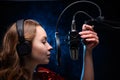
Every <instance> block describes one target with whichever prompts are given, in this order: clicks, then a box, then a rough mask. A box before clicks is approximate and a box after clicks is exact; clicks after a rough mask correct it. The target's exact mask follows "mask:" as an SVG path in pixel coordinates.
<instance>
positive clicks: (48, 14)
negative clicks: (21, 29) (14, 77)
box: [0, 0, 120, 80]
mask: <svg viewBox="0 0 120 80" xmlns="http://www.w3.org/2000/svg"><path fill="white" fill-rule="evenodd" d="M74 1H76V0H72V1H69V0H64V1H1V2H0V44H2V39H3V36H4V34H5V32H6V30H7V29H8V28H9V25H11V24H12V23H13V22H15V21H16V20H18V19H22V18H24V19H28V18H31V19H35V20H37V21H38V22H40V23H41V24H42V25H43V27H44V28H45V30H46V31H47V34H48V41H49V43H50V44H51V45H52V46H53V48H54V50H53V51H52V56H51V61H50V64H48V65H45V67H47V68H49V69H51V70H52V71H55V72H56V73H59V74H60V75H61V76H63V77H66V78H67V79H68V80H79V78H80V75H81V65H82V46H81V49H80V56H79V60H78V61H72V60H71V59H70V56H69V50H68V45H67V44H66V42H64V39H65V38H66V36H65V35H67V33H68V30H70V25H71V20H72V15H73V12H75V11H77V10H81V9H82V10H84V9H85V10H86V11H88V13H90V14H91V15H92V16H93V17H96V16H98V12H97V9H96V8H94V6H92V5H91V6H92V7H91V6H89V5H86V6H87V7H85V6H84V5H82V4H81V5H76V6H74V7H73V8H71V9H69V10H68V11H66V13H65V14H64V15H63V17H62V19H61V22H60V24H59V31H60V35H61V36H60V39H61V45H62V47H61V48H62V62H61V63H62V65H61V66H60V67H58V66H57V65H56V63H57V61H56V58H55V56H56V51H55V37H54V33H55V25H56V22H57V19H58V16H59V15H60V13H61V12H62V10H63V9H64V8H65V7H66V6H68V5H69V4H70V3H72V2H74ZM91 1H93V2H95V3H97V4H98V5H99V6H100V7H101V9H102V15H103V16H104V17H105V19H106V20H111V21H117V22H120V15H119V14H120V12H119V10H120V5H119V4H118V3H119V2H118V1H115V0H114V1H112V0H111V1H110V0H109V1H107V0H91ZM81 6H82V7H81ZM83 20H84V16H83V17H81V15H78V17H77V29H78V31H80V30H81V27H80V26H81V25H82V24H83V22H82V21H83ZM115 25H116V26H117V24H115ZM118 26H119V27H120V23H119V25H118ZM113 27H114V26H113ZM94 29H95V31H96V32H97V33H98V36H99V38H100V43H99V45H98V46H97V47H96V48H95V49H94V50H93V61H94V69H95V80H116V79H118V80H119V76H117V73H119V72H118V69H119V68H118V67H117V66H118V65H119V53H120V52H119V44H120V42H119V41H120V39H119V37H120V36H119V34H120V29H114V28H111V27H110V26H105V25H101V24H96V25H95V28H94ZM63 35H64V36H63ZM40 66H41V65H40Z"/></svg>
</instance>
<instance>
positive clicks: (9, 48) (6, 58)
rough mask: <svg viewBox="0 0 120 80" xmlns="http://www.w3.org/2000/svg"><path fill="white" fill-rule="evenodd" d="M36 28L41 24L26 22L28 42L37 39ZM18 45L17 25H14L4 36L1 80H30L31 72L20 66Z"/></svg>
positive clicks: (1, 56)
mask: <svg viewBox="0 0 120 80" xmlns="http://www.w3.org/2000/svg"><path fill="white" fill-rule="evenodd" d="M36 26H39V23H38V22H36V21H34V20H31V19H28V20H25V21H24V37H25V39H26V40H28V41H30V42H32V40H33V38H34V37H35V33H36ZM18 43H19V41H18V34H17V30H16V23H14V24H13V25H12V26H11V27H10V28H9V29H8V31H7V32H6V34H5V36H4V39H3V44H2V50H1V52H0V79H2V80H21V79H24V80H30V79H29V78H30V74H29V72H28V71H27V70H25V69H24V66H21V65H20V58H19V56H18V53H17V51H16V45H17V44H18Z"/></svg>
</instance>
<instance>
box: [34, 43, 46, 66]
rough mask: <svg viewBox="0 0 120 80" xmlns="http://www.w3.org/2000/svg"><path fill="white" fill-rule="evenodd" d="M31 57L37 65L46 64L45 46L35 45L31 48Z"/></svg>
mask: <svg viewBox="0 0 120 80" xmlns="http://www.w3.org/2000/svg"><path fill="white" fill-rule="evenodd" d="M32 57H33V59H35V60H36V61H37V62H38V63H39V64H47V63H48V59H47V49H46V47H45V45H43V44H42V43H36V44H33V46H32Z"/></svg>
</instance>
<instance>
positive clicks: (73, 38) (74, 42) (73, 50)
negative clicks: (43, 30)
mask: <svg viewBox="0 0 120 80" xmlns="http://www.w3.org/2000/svg"><path fill="white" fill-rule="evenodd" d="M68 40H69V43H68V44H69V51H70V57H71V59H72V60H78V56H79V45H80V44H79V43H80V36H79V34H78V32H77V30H76V24H75V20H74V19H73V20H72V24H71V31H69V36H68Z"/></svg>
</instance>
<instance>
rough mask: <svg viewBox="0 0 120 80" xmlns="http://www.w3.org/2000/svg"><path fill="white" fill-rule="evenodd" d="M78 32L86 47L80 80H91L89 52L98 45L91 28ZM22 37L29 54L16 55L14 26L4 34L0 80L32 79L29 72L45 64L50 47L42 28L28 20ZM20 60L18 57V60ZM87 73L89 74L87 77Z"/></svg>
mask: <svg viewBox="0 0 120 80" xmlns="http://www.w3.org/2000/svg"><path fill="white" fill-rule="evenodd" d="M82 30H83V31H82V32H80V33H79V34H80V36H81V38H83V39H84V43H85V45H86V55H85V56H86V57H85V66H84V69H85V70H84V74H83V79H84V80H93V79H94V73H93V64H92V49H93V48H94V47H95V46H96V45H97V44H98V43H99V40H98V36H97V34H96V33H95V32H94V31H93V28H92V26H89V25H86V24H84V25H83V27H82ZM24 38H25V40H27V41H29V42H30V43H31V53H29V55H25V56H20V55H19V54H18V52H17V50H16V46H17V45H18V44H19V39H18V33H17V30H16V23H14V24H13V25H12V26H11V27H10V28H9V29H8V31H7V32H6V34H5V36H4V39H3V45H2V51H1V53H0V63H1V64H2V65H1V66H0V79H2V80H34V79H33V76H32V75H33V72H34V69H35V67H36V66H37V65H38V64H48V63H49V58H50V50H51V49H52V47H51V46H50V45H49V43H48V42H47V34H46V32H45V30H44V29H43V28H42V26H41V25H40V24H39V23H38V22H36V21H34V20H31V19H28V20H25V21H24ZM21 57H22V58H21ZM89 73H90V75H89Z"/></svg>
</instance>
